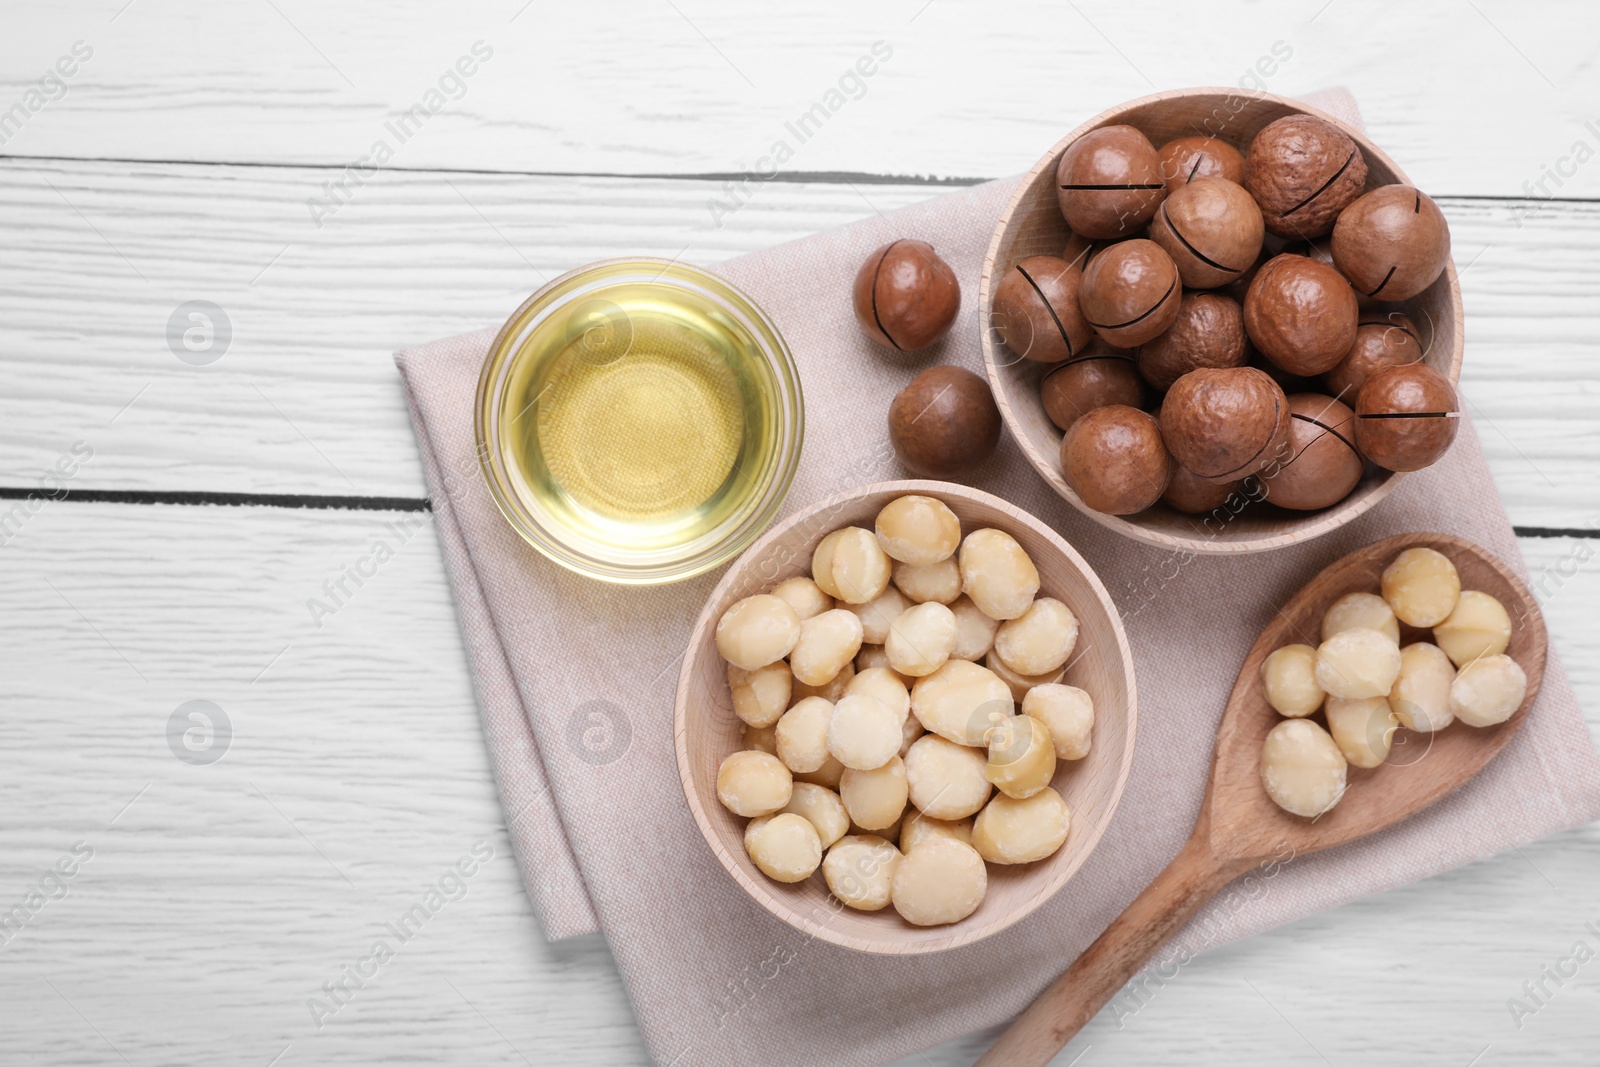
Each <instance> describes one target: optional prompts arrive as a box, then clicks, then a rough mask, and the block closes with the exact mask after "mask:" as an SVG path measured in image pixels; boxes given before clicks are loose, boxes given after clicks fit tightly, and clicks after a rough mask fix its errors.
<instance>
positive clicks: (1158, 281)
mask: <svg viewBox="0 0 1600 1067" xmlns="http://www.w3.org/2000/svg"><path fill="white" fill-rule="evenodd" d="M1330 269H1331V268H1330ZM1182 296H1183V284H1182V282H1180V281H1179V279H1178V268H1177V266H1176V265H1174V264H1173V262H1172V257H1171V256H1169V255H1167V253H1166V252H1164V251H1162V249H1161V246H1160V245H1158V244H1156V243H1155V242H1154V241H1149V240H1145V239H1144V238H1142V237H1138V238H1134V239H1133V240H1131V241H1119V242H1117V243H1116V244H1114V245H1112V246H1111V247H1110V248H1107V249H1106V250H1105V251H1104V252H1101V253H1100V254H1099V255H1097V256H1095V257H1094V258H1093V259H1091V260H1090V261H1089V265H1088V266H1087V267H1085V268H1084V271H1083V283H1082V284H1081V285H1080V286H1079V287H1078V304H1079V306H1081V307H1082V308H1083V317H1084V318H1085V319H1087V320H1088V321H1089V325H1090V326H1092V327H1094V332H1095V333H1097V334H1099V335H1100V338H1101V340H1103V341H1105V343H1106V344H1108V345H1113V346H1115V347H1117V348H1136V347H1138V346H1139V345H1142V344H1144V343H1145V342H1146V341H1149V340H1151V339H1153V338H1154V337H1155V336H1156V335H1157V334H1159V333H1161V332H1162V331H1163V330H1165V329H1166V328H1167V327H1168V326H1171V325H1172V323H1173V320H1175V319H1176V318H1177V317H1178V304H1179V301H1180V299H1181V298H1182ZM1351 299H1352V300H1354V299H1355V298H1354V296H1352V297H1351ZM1346 347H1348V346H1346Z"/></svg>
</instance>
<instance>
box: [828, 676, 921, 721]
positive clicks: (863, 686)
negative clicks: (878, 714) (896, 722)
mask: <svg viewBox="0 0 1600 1067" xmlns="http://www.w3.org/2000/svg"><path fill="white" fill-rule="evenodd" d="M844 691H845V693H847V694H849V693H864V694H866V695H867V696H870V697H877V698H878V699H879V700H881V701H883V702H884V703H885V704H887V705H888V706H889V708H890V709H891V710H893V711H894V713H895V714H896V715H897V716H899V717H900V721H901V722H902V723H903V722H905V721H906V718H907V717H908V716H909V715H910V714H911V690H910V688H909V687H907V685H906V683H905V682H903V681H901V680H900V675H898V674H896V673H895V672H894V671H892V670H890V669H889V668H887V667H868V668H867V669H866V670H864V671H857V672H856V676H855V677H854V678H852V679H850V684H849V685H847V686H845V687H844ZM919 729H920V727H919Z"/></svg>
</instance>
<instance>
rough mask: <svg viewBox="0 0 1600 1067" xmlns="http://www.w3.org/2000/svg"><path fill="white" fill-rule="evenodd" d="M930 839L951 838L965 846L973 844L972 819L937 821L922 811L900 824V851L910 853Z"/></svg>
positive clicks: (912, 813) (909, 816)
mask: <svg viewBox="0 0 1600 1067" xmlns="http://www.w3.org/2000/svg"><path fill="white" fill-rule="evenodd" d="M930 837H951V838H954V839H955V840H957V841H960V842H962V843H963V844H968V845H970V844H972V820H971V819H935V818H934V817H933V816H931V815H924V814H923V813H922V812H920V811H913V812H911V814H909V815H907V816H906V817H905V821H903V822H902V823H901V824H900V851H901V852H910V851H911V850H912V849H914V848H916V847H917V845H918V843H920V842H922V841H926V840H928V839H929V838H930Z"/></svg>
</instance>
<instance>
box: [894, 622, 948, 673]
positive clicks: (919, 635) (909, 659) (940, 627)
mask: <svg viewBox="0 0 1600 1067" xmlns="http://www.w3.org/2000/svg"><path fill="white" fill-rule="evenodd" d="M956 630H957V624H956V617H955V613H954V612H952V611H951V610H950V609H949V608H947V607H945V606H944V605H943V604H918V605H916V606H915V607H913V608H908V609H907V610H905V611H903V612H901V613H900V615H899V617H898V618H896V619H895V620H894V622H893V624H891V625H890V627H889V639H888V640H887V641H885V642H884V645H883V649H884V651H885V652H887V653H888V654H889V665H890V666H891V667H893V668H894V669H895V670H896V671H898V672H900V673H901V674H903V675H906V676H907V677H910V678H923V677H926V676H927V675H930V674H932V673H933V672H934V671H936V670H938V669H939V668H940V667H942V666H944V664H945V661H946V660H948V659H949V658H950V653H951V651H952V650H953V649H954V648H955V647H956Z"/></svg>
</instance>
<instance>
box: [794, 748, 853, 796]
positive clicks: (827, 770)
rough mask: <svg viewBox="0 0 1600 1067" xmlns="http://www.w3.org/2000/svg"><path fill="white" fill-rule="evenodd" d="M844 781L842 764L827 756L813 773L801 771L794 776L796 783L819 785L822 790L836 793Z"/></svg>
mask: <svg viewBox="0 0 1600 1067" xmlns="http://www.w3.org/2000/svg"><path fill="white" fill-rule="evenodd" d="M843 779H844V764H842V763H840V762H839V761H838V760H836V759H834V758H833V756H831V755H830V756H829V757H828V758H827V759H825V760H823V761H822V766H820V767H818V768H817V769H816V770H814V771H801V772H800V773H798V774H796V775H795V776H794V780H795V781H797V782H809V783H810V784H811V785H820V786H822V787H823V788H824V789H832V790H833V791H834V792H838V790H839V783H840V782H841V781H842V780H843Z"/></svg>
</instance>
